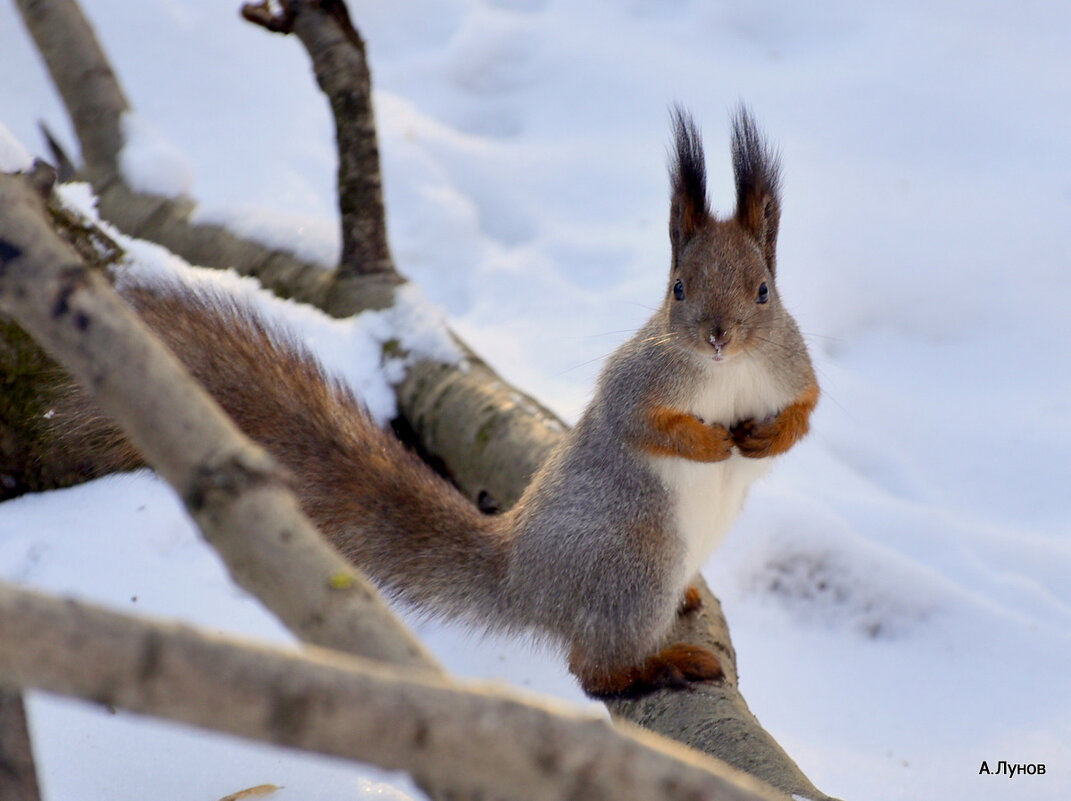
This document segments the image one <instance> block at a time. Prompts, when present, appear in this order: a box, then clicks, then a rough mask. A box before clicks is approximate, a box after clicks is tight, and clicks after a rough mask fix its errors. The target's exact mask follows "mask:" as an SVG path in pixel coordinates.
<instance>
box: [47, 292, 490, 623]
mask: <svg viewBox="0 0 1071 801" xmlns="http://www.w3.org/2000/svg"><path fill="white" fill-rule="evenodd" d="M123 294H124V296H125V297H126V298H127V300H128V301H130V302H131V303H132V304H133V305H134V307H135V308H136V309H137V310H138V313H139V314H140V315H141V317H142V318H143V319H144V320H145V322H146V323H148V325H149V326H150V328H152V329H153V330H154V331H155V333H156V334H157V335H158V336H160V337H161V339H163V340H164V342H166V343H167V345H168V346H169V347H170V348H171V349H172V350H173V351H174V352H175V354H176V355H177V356H178V357H179V359H180V360H181V361H182V362H183V363H184V364H185V365H186V367H187V368H188V369H189V370H190V371H191V372H192V373H193V375H194V377H195V378H196V379H197V380H198V381H200V382H201V383H202V384H203V385H204V386H205V388H206V389H207V390H208V392H209V393H210V394H211V395H212V396H213V397H214V398H215V399H216V401H217V402H218V403H219V404H220V405H221V406H222V407H223V409H224V411H226V412H227V414H228V415H230V416H231V418H232V419H233V420H234V421H235V422H236V423H237V424H238V426H239V427H240V428H241V429H242V430H243V431H244V432H245V433H246V435H248V436H249V437H250V438H252V439H253V440H255V441H256V442H258V443H259V444H261V445H262V446H264V447H265V448H266V449H267V450H268V451H269V452H271V454H272V455H273V456H274V457H275V458H276V459H277V460H278V461H279V462H281V463H282V464H283V465H284V466H285V467H286V468H288V469H289V470H290V471H291V473H292V474H293V476H294V478H295V481H296V489H297V493H298V497H299V500H300V501H301V506H302V508H303V510H304V511H305V513H306V514H307V515H308V516H309V517H310V518H311V519H312V521H313V522H314V523H315V524H316V525H317V526H318V527H319V528H320V530H321V531H322V532H323V533H324V534H325V535H326V536H327V537H328V538H329V539H330V540H331V541H332V543H333V544H334V545H335V546H336V547H337V548H338V549H339V550H340V551H341V552H342V553H343V555H344V556H346V557H347V558H348V559H350V560H351V561H353V562H354V564H356V565H357V566H358V567H360V568H361V569H363V570H365V571H366V572H367V573H368V574H369V575H371V576H372V578H373V579H374V580H376V581H377V583H379V584H380V586H381V587H382V588H383V589H384V590H385V591H386V592H387V593H388V594H390V595H392V596H395V597H398V598H400V599H402V600H403V601H405V602H408V603H411V604H413V605H415V606H417V607H419V608H421V609H423V610H425V611H428V612H430V613H433V614H436V615H446V616H450V617H464V618H478V619H481V620H483V621H484V623H485V624H486V622H487V620H488V618H490V619H493V618H494V617H495V614H494V611H495V608H496V607H497V605H498V604H499V603H500V600H499V593H500V589H501V587H502V586H503V583H504V576H505V571H506V555H507V554H506V549H507V545H508V538H507V536H506V534H505V533H504V532H503V531H502V530H501V527H500V526H498V525H496V520H495V519H494V518H490V517H486V516H484V515H481V514H480V513H479V512H478V511H477V510H476V508H475V507H474V506H473V505H472V504H471V503H469V502H468V501H467V500H466V499H465V498H464V497H462V496H461V494H460V493H459V492H458V491H457V490H456V489H455V488H454V487H452V486H450V485H449V484H448V483H447V482H446V481H444V480H443V479H442V478H440V477H439V476H437V475H436V474H435V473H433V472H432V471H431V470H430V469H429V468H428V467H427V466H426V465H424V464H423V463H422V462H421V461H420V460H419V459H418V458H417V457H416V456H414V455H413V454H411V453H409V452H408V451H407V450H406V449H405V447H404V446H403V445H402V444H401V443H399V442H398V440H397V439H396V438H395V437H394V436H393V435H392V434H391V433H389V432H385V431H382V430H381V429H380V428H379V427H378V426H377V425H376V424H375V422H374V421H372V419H371V418H370V417H369V416H368V413H367V412H366V411H365V409H364V407H363V406H362V405H361V403H360V402H359V401H358V400H357V399H356V398H355V397H354V396H353V394H352V392H351V391H350V390H349V389H348V388H347V387H345V386H344V385H342V384H341V383H340V382H339V381H338V380H336V379H334V378H332V377H330V376H328V375H327V374H326V373H325V371H324V368H323V367H322V365H321V364H320V363H319V361H318V360H316V359H315V357H313V356H312V355H311V354H310V353H308V351H307V350H306V349H305V348H304V347H303V346H302V345H300V344H299V343H297V342H296V341H295V340H294V339H293V337H291V336H288V334H287V333H286V332H285V331H281V330H278V329H276V328H273V327H271V326H270V325H268V324H266V323H265V322H264V321H263V320H262V319H261V318H260V317H258V316H257V314H256V313H255V312H254V311H252V310H251V309H249V308H247V307H245V306H243V305H241V304H240V303H237V302H235V301H234V300H233V299H232V298H230V297H228V296H226V295H224V294H222V293H218V292H213V291H211V290H200V289H198V290H193V289H188V288H185V287H180V286H171V285H165V286H152V287H140V288H139V287H134V288H129V289H126V290H124V292H123ZM53 420H54V422H55V424H56V426H57V428H56V431H57V436H58V438H59V439H60V440H67V443H66V447H70V448H76V449H78V450H79V452H80V453H81V456H80V458H81V460H82V461H83V463H84V464H85V465H86V467H87V470H88V472H90V473H93V472H99V473H103V472H107V471H110V470H114V469H123V468H130V467H133V466H136V465H137V464H138V463H139V462H140V458H139V457H138V456H137V454H136V452H135V451H134V450H133V449H132V448H131V447H130V446H129V444H127V443H126V441H125V439H123V437H122V435H121V433H119V432H118V430H117V429H116V428H115V426H114V425H113V424H112V423H111V422H110V421H108V420H107V419H105V418H104V417H103V416H102V415H101V414H100V413H99V412H98V411H96V409H95V407H94V406H93V405H92V404H91V402H90V401H89V400H88V399H87V398H86V397H85V396H84V395H83V394H82V393H81V392H77V391H75V392H71V393H69V394H68V396H67V397H65V398H64V399H62V400H60V401H58V402H57V403H56V405H55V414H54V416H53Z"/></svg>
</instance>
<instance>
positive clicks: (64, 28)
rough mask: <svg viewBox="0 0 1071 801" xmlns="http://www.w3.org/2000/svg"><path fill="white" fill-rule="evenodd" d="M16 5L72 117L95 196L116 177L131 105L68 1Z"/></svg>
mask: <svg viewBox="0 0 1071 801" xmlns="http://www.w3.org/2000/svg"><path fill="white" fill-rule="evenodd" d="M15 2H16V5H18V7H19V11H20V12H21V13H22V18H23V19H24V20H25V21H26V27H27V28H28V29H29V31H30V34H31V35H32V36H33V38H34V41H35V42H36V44H37V50H38V52H40V53H41V57H42V58H44V60H45V64H47V65H48V71H49V72H50V73H51V75H52V80H53V82H54V83H55V84H56V88H57V89H58V90H59V93H60V96H61V97H62V98H63V103H64V105H66V106H67V111H68V113H69V114H70V115H71V122H72V123H73V124H74V130H75V133H76V134H77V135H78V141H79V143H81V146H82V159H83V161H84V162H85V172H86V176H87V178H88V179H89V180H90V181H91V182H92V183H93V186H95V187H97V189H98V191H99V189H100V188H101V187H102V186H103V185H105V184H107V183H109V182H110V181H111V180H112V179H114V178H115V177H116V176H118V174H119V151H120V150H121V149H122V147H123V138H122V133H121V132H120V119H121V117H122V115H123V114H124V113H125V112H126V111H128V110H129V109H130V105H129V104H128V103H127V100H126V98H125V97H124V96H123V91H122V88H121V87H120V85H119V81H118V79H117V78H116V77H115V72H114V71H113V70H112V67H111V64H110V63H109V62H108V57H107V56H106V55H105V54H104V51H103V50H102V49H101V47H100V44H99V43H98V42H97V37H96V35H95V34H94V33H93V28H92V27H91V26H90V24H89V22H88V21H87V20H86V18H85V16H83V15H82V13H81V12H80V11H79V10H78V7H77V4H74V3H71V2H67V1H66V0H61V1H60V2H54V1H53V0H15ZM72 5H73V6H74V9H73V12H74V13H72V9H71V6H72Z"/></svg>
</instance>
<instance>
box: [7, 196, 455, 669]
mask: <svg viewBox="0 0 1071 801" xmlns="http://www.w3.org/2000/svg"><path fill="white" fill-rule="evenodd" d="M39 190H40V187H37V188H35V187H34V186H33V185H32V183H31V181H29V180H27V179H25V178H22V177H18V176H11V175H0V208H2V209H3V210H4V213H3V216H2V217H0V308H2V309H3V310H4V311H5V312H7V313H9V314H11V315H12V316H13V317H14V318H15V319H16V320H17V321H18V322H19V323H20V324H21V325H22V326H23V327H24V328H25V329H26V330H27V331H28V332H29V333H30V334H31V335H32V336H33V337H34V338H35V339H37V341H38V342H40V343H41V344H42V345H43V346H44V347H45V348H46V349H47V350H48V351H49V352H50V353H51V354H52V355H53V356H54V357H55V358H56V359H57V360H58V361H59V362H60V363H61V364H63V366H64V367H66V368H67V369H68V370H69V371H70V372H71V374H72V375H74V376H75V378H76V379H78V381H79V382H80V383H82V384H83V386H85V387H86V388H87V389H88V390H89V391H90V392H91V393H92V394H93V395H94V397H95V398H96V401H97V402H98V403H99V405H100V406H101V408H102V409H103V410H104V411H105V412H107V413H108V414H110V415H111V416H112V417H113V418H115V419H116V420H118V421H120V424H121V425H122V426H123V427H124V429H125V430H126V433H127V435H128V436H129V437H130V440H131V442H133V444H134V445H135V446H136V447H137V449H138V450H139V451H140V452H141V453H142V455H143V456H144V457H145V459H146V461H147V462H148V463H149V464H150V465H151V466H152V467H153V468H154V469H155V470H156V471H157V472H158V473H159V474H160V475H162V476H163V477H164V478H165V479H167V480H168V481H169V482H170V483H171V484H172V486H174V487H175V488H176V489H177V491H178V493H179V495H180V496H181V498H182V500H183V502H184V503H185V505H186V508H187V510H188V511H189V512H190V514H191V515H192V516H193V518H194V519H195V520H196V521H197V522H198V524H199V525H200V527H201V530H202V531H203V532H204V534H205V537H206V538H207V539H208V540H209V541H210V542H211V543H212V545H213V546H214V547H215V548H216V549H217V550H218V551H219V552H220V554H221V556H222V557H223V559H224V561H225V562H226V563H227V566H228V568H229V569H230V571H231V575H232V577H233V578H234V579H235V581H236V582H237V583H238V584H239V585H241V586H243V587H245V588H246V589H248V590H249V591H250V592H252V593H253V594H254V595H256V596H257V597H259V598H261V599H262V600H264V601H265V603H266V604H268V606H269V607H270V608H271V609H272V611H274V612H275V614H276V615H278V616H279V618H280V619H281V620H282V621H283V622H284V623H285V624H286V625H287V626H288V627H290V628H291V629H292V630H293V631H295V632H296V633H297V634H298V636H300V637H301V638H302V639H303V640H305V641H307V642H311V643H316V644H320V645H326V646H331V647H334V648H337V649H339V650H344V651H349V652H352V653H361V654H364V655H367V656H372V657H374V658H379V659H384V660H386V661H391V662H397V663H399V664H403V665H413V666H420V667H424V668H429V669H432V670H434V669H436V664H435V662H434V660H433V659H432V657H431V656H430V655H429V654H428V653H427V652H426V651H425V650H424V648H423V647H422V646H421V645H420V643H419V641H417V640H416V639H415V638H414V637H413V636H412V635H410V634H409V632H408V630H406V629H405V628H404V626H402V624H401V623H399V622H398V621H397V619H396V618H395V617H394V615H393V614H392V613H391V611H390V610H389V609H388V607H387V606H386V604H384V603H383V601H382V600H381V599H380V597H379V595H378V593H377V592H376V591H375V589H374V588H373V587H372V585H371V584H370V583H369V582H368V581H367V580H366V579H364V578H363V576H361V575H360V574H359V573H358V572H357V571H356V570H355V569H354V567H353V566H352V565H350V564H349V563H348V562H346V561H345V560H343V559H342V557H340V556H339V555H338V554H337V553H336V552H335V551H334V549H332V548H331V547H330V546H329V545H328V544H327V543H326V542H325V541H324V539H323V538H322V537H321V536H320V535H319V533H318V532H317V531H316V529H315V528H314V527H313V526H312V524H311V523H309V522H308V520H307V519H306V518H305V516H304V515H303V514H302V513H301V511H300V509H299V507H298V502H297V500H296V499H295V498H294V496H293V494H292V493H291V492H290V489H289V478H288V476H287V475H285V474H284V473H283V472H282V471H281V469H280V468H279V467H278V466H277V465H276V464H275V463H274V462H273V461H272V460H271V459H270V457H269V456H268V455H267V453H266V452H265V451H264V450H263V449H262V448H260V446H258V445H255V444H254V443H252V442H251V441H250V440H248V439H247V438H246V437H245V436H244V435H243V434H241V433H240V432H239V431H238V429H237V428H236V427H235V426H234V424H233V423H232V422H231V421H230V420H229V419H228V418H227V417H226V416H225V415H224V414H223V413H222V411H220V410H219V407H218V406H216V404H215V402H214V401H213V400H212V399H211V398H210V397H209V396H208V395H207V393H206V392H205V391H204V390H203V389H202V388H201V387H200V386H198V385H197V384H196V383H195V382H194V381H193V380H192V379H191V378H190V377H189V374H188V373H187V372H186V370H185V368H184V367H182V365H181V364H179V362H178V361H177V359H176V358H175V357H174V356H173V355H172V354H171V352H170V351H168V350H167V348H166V347H165V346H164V345H163V344H161V343H160V342H159V341H158V340H157V339H156V338H155V337H154V336H153V335H152V334H151V333H150V332H149V330H148V329H147V328H146V326H145V325H144V323H142V322H141V320H140V319H139V318H138V317H137V315H136V314H135V313H134V312H133V311H132V310H131V309H130V308H129V307H128V306H127V305H126V304H125V303H124V302H123V301H122V300H121V299H120V298H119V297H118V295H116V293H115V291H114V290H113V289H112V288H111V286H109V285H108V283H107V282H106V281H105V279H104V278H103V277H102V276H101V275H100V274H97V273H90V272H87V271H86V269H85V267H84V265H83V264H82V261H81V259H80V258H79V256H78V254H77V253H76V252H75V251H74V250H73V249H72V248H71V247H70V246H69V245H67V244H66V243H65V242H63V241H62V240H60V239H59V237H57V236H56V234H55V233H54V232H53V231H52V229H51V228H50V227H49V226H48V224H47V222H46V219H47V217H46V209H45V205H44V202H43V200H42V198H41V196H40V194H39Z"/></svg>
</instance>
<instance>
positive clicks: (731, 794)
mask: <svg viewBox="0 0 1071 801" xmlns="http://www.w3.org/2000/svg"><path fill="white" fill-rule="evenodd" d="M0 641H2V642H4V643H5V647H4V648H3V649H2V650H0V679H2V680H3V681H4V682H5V683H13V684H16V685H18V686H22V687H33V688H36V689H41V690H46V691H48V692H54V693H60V694H63V695H70V696H75V697H78V698H84V699H87V700H91V701H95V702H97V703H104V704H109V705H112V706H115V707H119V708H121V709H127V710H130V711H132V712H137V713H142V714H150V715H156V716H160V717H167V718H169V719H171V720H177V721H180V722H184V723H188V724H192V725H195V726H201V727H204V728H211V729H215V730H218V731H225V732H229V733H232V734H237V735H240V736H243V737H249V738H253V739H257V740H263V741H266V742H271V743H276V744H278V745H284V746H290V747H294V748H301V749H304V750H309V751H316V752H319V753H322V754H329V755H334V756H341V757H347V758H350V759H356V760H360V761H363V762H372V763H374V764H377V765H380V766H382V767H385V768H388V769H400V770H405V771H408V772H410V773H412V774H414V775H415V776H417V777H418V778H420V779H421V780H423V781H425V782H428V783H430V784H440V785H442V784H448V785H450V786H452V787H457V788H460V789H461V790H463V791H466V792H471V793H475V794H477V795H478V794H480V793H483V794H485V795H483V796H479V797H486V794H487V793H492V794H495V795H496V796H498V797H505V796H508V797H513V798H521V799H531V801H562V800H563V799H565V800H568V799H576V800H577V801H580V799H583V800H584V801H599V800H600V799H606V801H610V799H612V800H613V801H650V800H651V799H655V798H658V799H665V800H666V801H696V800H697V799H708V800H709V801H777V799H781V798H783V797H782V796H779V795H778V794H776V793H774V792H773V791H772V790H770V789H769V788H768V787H764V786H763V785H761V784H760V783H759V782H757V781H756V780H754V779H753V778H751V777H749V776H746V775H745V774H741V773H737V772H736V771H732V770H729V769H727V768H725V767H724V766H722V765H720V764H719V763H717V762H715V761H714V760H711V759H709V758H706V757H703V756H702V755H700V754H698V753H696V752H694V751H690V750H688V749H683V748H681V747H680V746H678V745H676V744H675V743H672V742H670V741H668V740H665V739H663V738H660V737H655V736H654V735H651V734H649V733H646V732H643V731H642V730H640V729H637V728H632V727H627V728H624V729H615V728H613V727H611V726H610V725H608V723H607V722H606V721H605V720H603V719H601V718H600V717H598V716H593V715H587V714H584V713H578V712H574V711H570V710H567V709H565V708H552V707H549V706H546V705H542V704H539V703H537V702H534V701H532V700H530V698H527V697H526V698H521V697H520V696H517V695H513V694H512V693H511V692H509V691H506V690H500V689H495V690H492V689H491V688H489V687H475V686H474V687H471V688H462V687H458V686H456V685H453V684H450V683H448V682H445V681H442V680H440V679H436V678H433V677H423V678H422V677H413V676H412V674H411V673H410V672H405V673H402V674H401V675H399V673H398V671H397V670H390V669H389V668H387V667H385V666H383V665H382V663H377V662H373V661H369V660H363V659H357V658H354V657H344V656H342V655H340V654H337V653H333V652H329V651H323V650H320V649H308V650H306V651H305V652H303V653H301V654H297V653H293V652H287V651H283V650H281V649H276V648H271V647H265V646H261V645H255V644H238V643H236V642H233V641H227V640H223V639H221V638H219V637H213V636H209V635H206V634H202V633H200V632H198V631H196V630H194V629H192V628H190V627H187V626H180V625H173V624H163V623H150V622H147V621H144V620H139V619H137V618H132V617H128V616H125V615H121V614H118V613H115V612H109V611H105V610H103V609H98V608H94V607H91V606H88V605H84V604H81V603H78V602H75V601H61V600H56V599H52V598H49V597H47V596H43V595H39V594H37V593H33V592H28V591H25V590H19V589H16V588H13V587H11V586H10V585H3V584H0ZM503 732H509V735H508V736H503ZM5 799H6V796H5Z"/></svg>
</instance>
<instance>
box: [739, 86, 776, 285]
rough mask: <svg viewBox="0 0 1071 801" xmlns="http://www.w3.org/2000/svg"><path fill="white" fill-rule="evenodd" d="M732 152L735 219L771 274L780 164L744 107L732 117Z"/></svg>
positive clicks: (774, 247) (741, 106)
mask: <svg viewBox="0 0 1071 801" xmlns="http://www.w3.org/2000/svg"><path fill="white" fill-rule="evenodd" d="M732 152H733V173H734V175H735V176H736V219H737V222H739V223H740V225H741V226H742V227H743V228H744V230H746V231H747V232H748V233H749V234H751V235H752V236H753V237H754V238H755V240H756V241H757V242H758V243H759V247H760V248H762V252H763V255H764V256H765V258H766V264H767V266H768V267H769V269H770V272H771V273H772V272H774V267H775V263H776V259H775V256H776V250H777V227H778V224H779V223H780V221H781V163H780V161H781V160H780V158H779V157H778V155H777V151H776V150H774V148H772V147H771V146H770V144H769V143H768V142H767V141H766V140H765V139H764V138H763V136H762V134H761V133H760V132H759V129H758V127H757V126H756V125H755V120H754V118H752V116H751V112H750V111H748V109H747V107H746V106H744V105H743V104H741V105H740V108H739V109H737V112H736V114H735V115H734V116H733V137H732Z"/></svg>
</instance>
